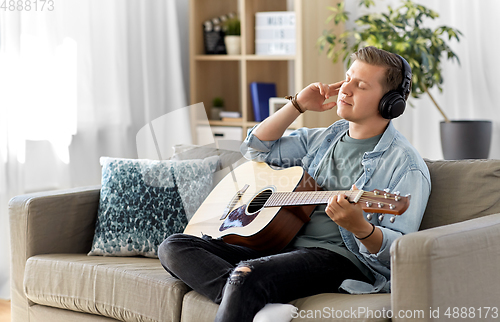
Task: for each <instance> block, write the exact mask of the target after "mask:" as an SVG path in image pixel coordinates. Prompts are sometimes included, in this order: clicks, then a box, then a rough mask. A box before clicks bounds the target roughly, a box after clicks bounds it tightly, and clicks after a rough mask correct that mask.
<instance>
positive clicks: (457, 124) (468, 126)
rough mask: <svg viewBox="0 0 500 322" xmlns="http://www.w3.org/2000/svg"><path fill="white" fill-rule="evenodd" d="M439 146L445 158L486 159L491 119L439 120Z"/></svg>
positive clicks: (489, 142) (488, 148)
mask: <svg viewBox="0 0 500 322" xmlns="http://www.w3.org/2000/svg"><path fill="white" fill-rule="evenodd" d="M440 130H441V146H442V149H443V156H444V159H445V160H462V159H487V158H488V155H489V153H490V144H491V132H492V122H491V121H451V122H444V121H443V122H441V124H440Z"/></svg>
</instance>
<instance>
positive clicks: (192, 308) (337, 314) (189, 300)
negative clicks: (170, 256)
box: [181, 291, 392, 322]
mask: <svg viewBox="0 0 500 322" xmlns="http://www.w3.org/2000/svg"><path fill="white" fill-rule="evenodd" d="M290 304H293V305H295V306H296V307H297V311H296V312H294V315H293V317H294V319H293V320H292V321H293V322H299V321H302V322H304V321H366V322H374V321H387V322H389V321H391V319H390V318H389V317H390V315H391V314H392V311H391V312H390V311H389V310H390V308H391V294H363V295H352V294H338V293H324V294H318V295H314V296H309V297H305V298H301V299H298V300H295V301H292V302H290ZM218 308H219V306H218V305H216V304H214V303H213V302H212V301H210V300H209V299H208V298H206V297H205V296H203V295H200V294H199V293H197V292H195V291H191V292H189V293H187V294H186V295H185V296H184V301H183V303H182V319H181V322H192V321H196V322H210V321H213V320H214V318H215V315H216V314H217V309H218Z"/></svg>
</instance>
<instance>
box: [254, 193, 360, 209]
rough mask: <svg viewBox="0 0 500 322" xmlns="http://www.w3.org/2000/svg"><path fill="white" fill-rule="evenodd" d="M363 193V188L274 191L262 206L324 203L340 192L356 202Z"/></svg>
mask: <svg viewBox="0 0 500 322" xmlns="http://www.w3.org/2000/svg"><path fill="white" fill-rule="evenodd" d="M363 193H364V191H363V190H346V191H342V190H339V191H298V192H295V191H294V192H274V193H273V194H272V195H271V196H270V197H269V199H268V200H267V201H266V203H265V204H264V207H285V206H303V205H323V204H325V205H326V204H327V203H328V199H330V197H332V196H337V195H340V194H345V195H346V196H347V198H348V199H349V201H351V202H358V200H359V199H360V198H361V196H362V195H363Z"/></svg>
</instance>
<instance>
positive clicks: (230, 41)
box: [224, 36, 241, 55]
mask: <svg viewBox="0 0 500 322" xmlns="http://www.w3.org/2000/svg"><path fill="white" fill-rule="evenodd" d="M224 42H225V43H226V51H227V54H228V55H240V54H241V36H225V37H224Z"/></svg>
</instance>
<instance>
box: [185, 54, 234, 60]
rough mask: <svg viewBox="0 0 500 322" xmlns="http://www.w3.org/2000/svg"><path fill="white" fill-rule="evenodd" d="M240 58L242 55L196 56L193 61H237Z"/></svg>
mask: <svg viewBox="0 0 500 322" xmlns="http://www.w3.org/2000/svg"><path fill="white" fill-rule="evenodd" d="M242 57H243V56H242V55H196V56H195V57H194V59H195V60H198V61H220V60H229V61H239V60H241V59H242Z"/></svg>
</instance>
